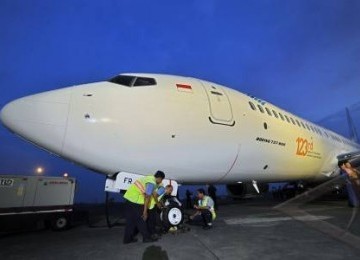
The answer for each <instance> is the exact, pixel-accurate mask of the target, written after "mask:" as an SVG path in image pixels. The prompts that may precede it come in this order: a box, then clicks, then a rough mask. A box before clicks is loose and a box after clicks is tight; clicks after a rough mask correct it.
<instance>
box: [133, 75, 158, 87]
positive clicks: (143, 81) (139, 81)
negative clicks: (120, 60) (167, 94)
mask: <svg viewBox="0 0 360 260" xmlns="http://www.w3.org/2000/svg"><path fill="white" fill-rule="evenodd" d="M152 85H156V81H155V79H153V78H143V77H138V78H136V80H135V83H134V87H137V86H152Z"/></svg>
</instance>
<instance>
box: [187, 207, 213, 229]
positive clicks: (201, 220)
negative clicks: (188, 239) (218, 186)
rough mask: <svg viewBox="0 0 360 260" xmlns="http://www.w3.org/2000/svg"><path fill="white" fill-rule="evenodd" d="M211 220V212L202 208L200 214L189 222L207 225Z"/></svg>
mask: <svg viewBox="0 0 360 260" xmlns="http://www.w3.org/2000/svg"><path fill="white" fill-rule="evenodd" d="M211 222H212V214H211V212H210V210H208V209H202V210H201V215H197V216H195V218H194V219H193V220H192V221H191V222H190V224H195V225H196V224H200V225H201V224H202V225H203V226H207V225H208V224H209V223H211Z"/></svg>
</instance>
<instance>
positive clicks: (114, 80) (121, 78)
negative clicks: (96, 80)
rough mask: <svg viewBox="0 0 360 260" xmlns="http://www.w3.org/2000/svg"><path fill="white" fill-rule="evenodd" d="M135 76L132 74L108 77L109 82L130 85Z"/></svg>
mask: <svg viewBox="0 0 360 260" xmlns="http://www.w3.org/2000/svg"><path fill="white" fill-rule="evenodd" d="M135 78H136V77H134V76H126V75H119V76H116V77H114V78H112V79H110V80H109V82H112V83H115V84H120V85H124V86H128V87H131V86H132V84H133V82H134V80H135Z"/></svg>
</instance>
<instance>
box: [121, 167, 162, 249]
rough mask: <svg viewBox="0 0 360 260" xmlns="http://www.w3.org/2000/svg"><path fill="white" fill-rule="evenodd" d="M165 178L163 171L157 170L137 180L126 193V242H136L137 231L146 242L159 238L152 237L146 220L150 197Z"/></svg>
mask: <svg viewBox="0 0 360 260" xmlns="http://www.w3.org/2000/svg"><path fill="white" fill-rule="evenodd" d="M164 178H165V174H164V173H163V172H162V171H157V172H156V173H155V174H154V176H152V175H149V176H145V177H142V178H140V179H138V180H136V181H135V183H133V184H131V185H130V187H129V189H128V190H127V191H126V193H125V194H124V199H125V200H126V202H125V203H126V215H125V217H126V226H125V234H124V241H123V242H124V244H129V243H133V242H136V241H137V240H136V239H135V237H134V235H135V234H136V232H137V231H139V232H140V233H141V235H142V236H143V242H145V243H146V242H153V241H156V240H157V239H155V238H151V236H150V233H149V231H148V228H147V225H146V220H147V218H148V208H149V204H150V199H151V197H152V195H153V193H154V191H155V190H156V189H157V188H158V187H159V186H160V184H161V183H162V181H163V179H164Z"/></svg>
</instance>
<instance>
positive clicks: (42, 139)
mask: <svg viewBox="0 0 360 260" xmlns="http://www.w3.org/2000/svg"><path fill="white" fill-rule="evenodd" d="M70 98H71V90H70V89H69V88H68V89H61V90H54V91H49V92H44V93H40V94H36V95H32V96H27V97H24V98H20V99H17V100H15V101H12V102H10V103H8V104H7V105H6V106H5V107H4V108H3V109H2V110H1V115H0V119H1V121H2V123H3V124H4V125H5V126H6V127H7V128H8V129H10V130H11V131H12V132H14V133H15V134H17V135H19V136H21V137H23V138H24V139H26V140H28V141H30V142H32V143H34V144H36V145H38V146H41V147H43V148H44V149H46V150H49V151H51V152H53V153H56V154H61V152H62V146H63V141H64V136H65V130H66V125H67V117H68V112H69V103H70Z"/></svg>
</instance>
